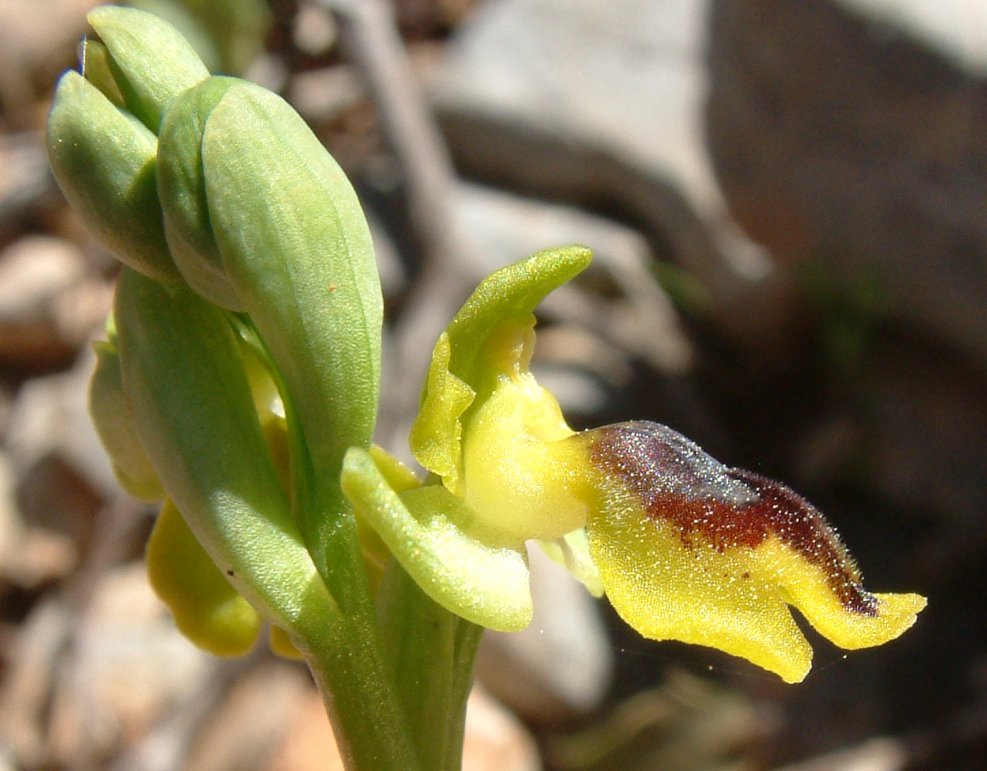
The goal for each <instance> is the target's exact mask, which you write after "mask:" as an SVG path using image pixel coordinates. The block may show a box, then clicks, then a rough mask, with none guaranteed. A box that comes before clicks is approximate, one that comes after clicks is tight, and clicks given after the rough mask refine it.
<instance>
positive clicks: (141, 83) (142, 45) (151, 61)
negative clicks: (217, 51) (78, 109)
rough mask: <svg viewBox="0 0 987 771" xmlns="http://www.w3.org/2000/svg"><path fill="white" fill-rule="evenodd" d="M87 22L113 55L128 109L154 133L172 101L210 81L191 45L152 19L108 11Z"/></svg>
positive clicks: (93, 14)
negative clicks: (192, 88) (184, 92)
mask: <svg viewBox="0 0 987 771" xmlns="http://www.w3.org/2000/svg"><path fill="white" fill-rule="evenodd" d="M87 18H88V20H89V23H90V24H91V25H92V27H93V29H95V30H96V32H97V33H98V34H99V37H100V40H101V41H102V42H103V44H104V45H105V46H106V50H107V51H108V52H109V55H110V59H109V64H110V69H111V71H112V73H113V76H114V78H115V80H116V84H117V87H118V88H119V89H120V93H121V94H122V95H123V99H124V104H125V105H126V107H127V110H128V111H129V112H131V113H132V114H133V115H135V116H137V118H139V119H140V121H141V122H142V123H143V124H144V125H145V126H147V127H148V128H149V129H150V130H151V131H153V132H154V133H157V132H158V126H160V124H161V116H162V114H163V113H164V109H165V106H166V105H167V104H168V102H169V101H171V99H173V98H174V97H175V96H177V95H178V94H180V93H181V92H182V91H184V90H185V89H187V88H191V87H192V86H194V85H195V84H196V83H198V82H199V81H200V80H203V79H205V78H207V77H209V70H207V69H206V65H205V64H203V63H202V60H201V59H200V58H199V56H198V54H196V52H195V49H193V48H192V46H191V45H189V43H188V41H187V40H185V38H184V37H182V36H181V34H180V33H179V32H178V30H176V29H175V28H174V27H172V26H171V25H170V24H168V23H167V22H166V21H164V20H163V19H160V18H158V17H157V16H155V15H153V14H150V13H145V12H144V11H138V10H135V9H133V8H119V7H115V6H103V7H101V8H96V9H95V10H93V11H90V13H89V15H88V16H87Z"/></svg>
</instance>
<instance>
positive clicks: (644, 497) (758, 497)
mask: <svg viewBox="0 0 987 771" xmlns="http://www.w3.org/2000/svg"><path fill="white" fill-rule="evenodd" d="M589 434H590V435H591V437H592V439H591V451H590V458H591V460H592V462H593V464H594V465H595V466H596V467H597V468H599V469H600V470H601V471H603V472H605V473H607V474H608V475H610V476H611V477H616V478H617V479H619V480H620V481H621V482H622V483H623V485H624V486H625V487H626V488H627V489H628V490H630V491H631V492H633V493H634V494H636V495H637V496H639V497H640V499H641V503H642V505H643V507H644V510H645V512H646V513H647V515H648V516H649V517H651V518H653V519H661V520H664V521H666V522H669V523H670V524H672V525H673V526H674V527H675V528H676V529H677V530H678V532H679V534H680V536H681V538H682V542H683V544H685V546H686V547H691V546H692V543H693V540H694V539H695V538H697V537H701V538H702V539H703V540H705V541H706V542H708V543H711V544H713V546H714V547H715V548H716V549H718V550H719V551H723V550H724V549H728V548H732V547H737V546H746V547H750V548H755V547H757V546H759V545H760V544H761V543H763V542H764V540H765V539H766V538H768V537H769V536H771V535H774V536H776V537H777V538H778V539H779V540H781V541H782V542H783V543H785V544H787V545H788V546H789V547H791V548H792V549H794V550H795V551H797V552H798V553H799V554H800V555H802V556H803V557H804V558H805V559H806V560H808V561H809V562H810V563H811V564H813V565H817V566H818V567H820V568H822V569H823V571H824V572H825V574H826V576H827V580H828V583H829V585H830V587H831V588H832V589H833V591H834V592H835V593H836V595H837V597H839V599H840V602H841V604H842V605H843V607H844V608H846V609H847V610H849V611H852V612H855V613H860V614H863V615H868V616H874V615H877V600H876V598H875V597H874V596H873V595H871V594H870V593H868V592H866V591H865V590H864V588H863V587H862V586H861V577H860V571H859V570H858V569H857V566H856V565H855V564H854V562H853V559H852V558H851V557H850V554H849V553H848V552H847V550H846V547H845V546H843V543H842V542H841V541H840V538H839V536H838V535H837V533H836V531H835V530H834V529H833V528H832V527H831V526H830V525H829V523H828V522H827V521H826V519H825V518H824V517H823V515H822V513H821V512H820V511H819V510H818V509H816V507H815V506H813V505H812V504H811V503H809V502H808V501H807V500H805V499H804V498H802V497H801V496H800V495H798V494H797V493H796V492H794V491H793V490H791V489H789V488H787V487H785V486H784V485H782V484H780V483H778V482H774V481H772V480H770V479H767V478H766V477H762V476H760V475H759V474H755V473H753V472H751V471H745V470H744V469H738V468H729V467H727V466H724V465H723V464H722V463H720V462H719V461H717V460H716V459H714V458H713V457H711V456H710V455H709V454H707V453H706V452H705V451H704V450H702V449H701V448H700V447H699V446H698V445H697V444H696V443H695V442H692V441H690V440H689V439H686V438H685V437H684V436H682V435H681V434H679V433H678V432H676V431H673V430H672V429H670V428H668V427H667V426H663V425H661V424H660V423H651V422H648V421H634V422H630V423H618V424H615V425H612V426H606V427H604V428H600V429H597V430H595V431H592V432H589Z"/></svg>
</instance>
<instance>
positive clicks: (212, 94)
mask: <svg viewBox="0 0 987 771" xmlns="http://www.w3.org/2000/svg"><path fill="white" fill-rule="evenodd" d="M242 82H243V81H239V80H237V79H235V78H223V77H211V78H207V79H206V80H203V81H202V82H200V83H198V84H197V85H195V86H193V87H192V88H190V89H188V90H187V91H185V92H184V93H182V94H181V95H180V96H178V97H177V98H176V99H175V100H174V101H173V102H172V103H171V104H170V105H169V106H168V109H167V110H166V111H165V114H164V117H163V119H162V121H161V130H160V132H159V135H158V196H159V197H160V199H161V201H162V202H163V208H164V223H165V234H166V236H167V239H168V247H169V248H170V250H171V254H172V256H173V258H174V260H175V265H176V266H177V267H178V269H179V270H180V271H181V273H182V276H183V277H184V278H185V280H186V281H187V282H188V285H189V286H191V287H192V288H193V289H194V290H195V291H196V292H198V293H199V294H200V295H202V296H203V297H205V298H206V299H207V300H209V301H210V302H212V303H215V304H216V305H219V306H220V307H223V308H228V309H230V310H243V307H242V303H241V302H240V300H238V299H237V295H236V290H235V289H234V287H233V285H232V283H231V282H230V280H229V278H228V277H227V276H226V272H225V269H224V267H223V258H222V257H221V256H220V253H219V247H218V246H217V245H216V238H215V235H214V234H213V231H212V224H211V222H210V219H209V202H208V200H207V199H206V182H205V169H204V167H203V164H202V135H203V132H204V131H205V127H206V122H207V121H208V120H209V116H210V114H211V112H212V110H213V108H214V107H215V106H216V104H217V103H218V102H219V100H220V99H222V97H223V95H224V94H225V93H226V92H227V90H229V89H230V88H231V87H232V86H234V85H237V84H240V83H242Z"/></svg>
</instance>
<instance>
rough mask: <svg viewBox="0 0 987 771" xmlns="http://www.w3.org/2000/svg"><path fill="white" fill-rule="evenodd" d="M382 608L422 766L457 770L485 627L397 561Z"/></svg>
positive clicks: (390, 653) (391, 658)
mask: <svg viewBox="0 0 987 771" xmlns="http://www.w3.org/2000/svg"><path fill="white" fill-rule="evenodd" d="M378 611H379V615H380V618H381V626H382V630H383V636H384V646H385V652H386V654H387V656H388V661H389V663H390V665H391V666H392V667H393V670H394V680H395V682H396V684H397V688H398V693H399V696H400V698H401V700H402V702H403V704H404V709H405V713H406V714H407V716H408V725H409V729H410V731H411V733H412V736H413V737H414V740H415V744H416V746H417V748H418V755H419V758H420V759H421V764H422V767H423V768H427V769H430V770H431V769H434V770H435V771H457V770H458V769H459V768H460V767H461V764H462V754H463V733H464V728H465V719H466V700H467V699H468V697H469V693H470V688H471V686H472V684H473V660H474V658H475V655H476V648H477V645H478V644H479V642H480V637H481V635H482V633H483V627H480V626H477V625H476V624H472V623H470V622H469V621H466V620H464V619H462V618H460V617H459V616H456V615H455V614H453V613H450V612H449V611H448V610H446V609H445V608H443V607H442V606H441V605H438V604H437V603H435V602H434V601H433V600H432V599H430V598H429V597H428V596H427V595H426V594H425V593H424V592H423V591H422V590H421V588H420V587H419V586H418V584H416V583H415V582H414V580H412V579H411V578H410V577H409V576H408V574H407V573H406V572H405V571H404V569H403V568H402V567H401V566H400V565H399V564H398V563H397V562H393V563H392V564H391V566H390V568H389V569H388V571H387V574H386V575H385V577H384V581H383V583H382V585H381V588H380V594H379V597H378Z"/></svg>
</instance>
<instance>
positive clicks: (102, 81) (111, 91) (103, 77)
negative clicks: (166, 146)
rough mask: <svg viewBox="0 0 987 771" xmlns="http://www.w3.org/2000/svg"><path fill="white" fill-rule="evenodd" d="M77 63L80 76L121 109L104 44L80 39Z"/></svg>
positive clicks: (121, 98)
mask: <svg viewBox="0 0 987 771" xmlns="http://www.w3.org/2000/svg"><path fill="white" fill-rule="evenodd" d="M79 64H80V69H81V71H82V77H84V78H85V79H86V80H87V81H89V82H90V83H92V84H93V85H94V86H96V88H98V89H99V90H100V92H101V93H102V94H103V96H105V97H106V98H107V99H109V100H110V102H112V103H113V105H114V106H115V107H120V108H121V109H123V108H124V101H123V94H121V93H120V87H119V86H118V85H117V81H116V78H114V77H113V70H112V68H111V67H110V52H109V51H107V50H106V46H105V45H103V44H102V43H100V42H99V41H98V40H95V39H93V38H86V39H85V40H83V41H82V51H81V52H80V55H79ZM142 125H143V124H142Z"/></svg>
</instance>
